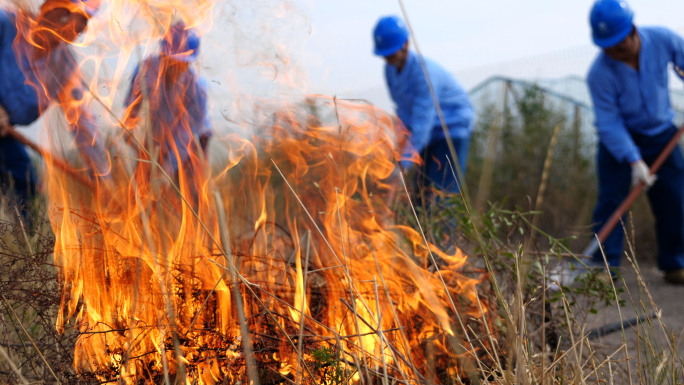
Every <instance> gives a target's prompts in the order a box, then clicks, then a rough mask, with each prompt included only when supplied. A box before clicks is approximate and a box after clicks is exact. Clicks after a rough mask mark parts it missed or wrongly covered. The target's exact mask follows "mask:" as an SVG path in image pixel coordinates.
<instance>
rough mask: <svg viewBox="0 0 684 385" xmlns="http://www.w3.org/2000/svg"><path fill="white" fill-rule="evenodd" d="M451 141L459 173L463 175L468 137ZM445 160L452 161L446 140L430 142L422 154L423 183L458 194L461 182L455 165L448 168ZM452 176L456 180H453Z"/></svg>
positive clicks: (468, 142) (466, 157)
mask: <svg viewBox="0 0 684 385" xmlns="http://www.w3.org/2000/svg"><path fill="white" fill-rule="evenodd" d="M451 141H452V143H453V144H454V149H455V150H456V156H457V157H458V163H459V165H460V166H461V172H462V173H463V175H465V172H466V160H467V159H468V146H469V144H470V137H465V138H451ZM447 158H449V159H452V158H451V152H450V151H449V145H448V144H447V140H446V139H444V138H441V139H435V140H433V141H431V142H430V144H429V145H428V146H427V147H426V148H425V151H424V153H423V160H424V165H423V177H424V181H423V182H424V183H425V184H426V185H433V186H434V187H435V188H437V189H439V190H442V191H446V192H451V193H459V192H460V185H461V184H460V183H461V182H460V181H459V180H458V173H457V172H456V165H453V164H452V165H451V166H450V165H449V163H448V162H447ZM454 175H455V176H456V178H454Z"/></svg>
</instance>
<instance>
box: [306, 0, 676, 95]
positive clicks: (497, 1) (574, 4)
mask: <svg viewBox="0 0 684 385" xmlns="http://www.w3.org/2000/svg"><path fill="white" fill-rule="evenodd" d="M304 1H305V2H306V3H305V5H303V6H302V10H303V11H304V12H305V13H306V14H307V16H308V18H309V22H310V23H311V27H312V29H311V35H310V38H309V39H308V41H307V42H306V45H305V46H306V49H307V50H308V51H310V52H311V54H312V55H314V56H315V57H317V59H318V62H317V63H310V64H309V65H308V66H307V67H308V70H309V76H310V90H311V91H312V92H320V93H325V94H337V95H342V96H344V97H352V96H353V95H354V93H356V92H359V91H361V90H368V89H372V88H378V87H382V88H383V90H384V79H383V78H382V65H383V61H382V60H381V58H378V57H375V56H373V54H372V40H371V31H372V29H373V27H374V25H375V23H376V22H377V20H378V18H379V17H380V16H384V15H387V14H397V15H402V11H401V7H400V3H399V1H398V0H347V1H325V0H318V1H314V0H304ZM592 4H593V1H592V0H491V1H444V0H443V1H437V0H404V6H405V9H406V12H407V14H408V19H409V23H410V24H411V27H412V29H413V31H414V33H415V37H416V38H417V41H418V45H419V48H420V50H421V51H422V53H423V55H425V56H427V57H430V58H432V59H434V60H436V61H437V62H438V63H440V64H442V65H443V66H444V67H445V68H447V69H449V70H451V71H452V72H454V73H455V74H458V73H460V72H464V71H468V70H472V69H474V68H478V67H489V66H491V65H494V64H497V63H499V64H503V63H505V62H509V61H512V60H516V59H521V58H528V57H533V56H538V55H542V54H547V53H551V52H558V51H566V50H571V49H573V48H574V49H576V48H578V47H586V49H589V50H592V49H593V48H592V43H591V40H590V29H589V23H588V15H589V10H590V8H591V5H592ZM629 4H630V6H631V7H632V9H633V10H634V11H635V23H636V24H637V26H638V25H639V24H642V25H654V24H657V25H664V26H667V27H670V28H672V29H674V30H677V31H678V32H680V33H682V32H684V2H683V1H673V0H631V1H629ZM590 56H593V55H590ZM568 61H572V58H569V59H568ZM536 65H540V66H543V63H537V64H536ZM554 65H558V64H554ZM575 66H577V65H575ZM580 66H581V67H582V68H577V69H569V71H574V72H576V73H578V74H581V75H583V74H584V73H585V71H586V68H584V67H585V64H584V63H582V64H581V65H580ZM494 67H495V66H494ZM493 70H494V69H493ZM490 75H495V73H491V74H490ZM461 81H462V83H467V82H464V81H463V80H461ZM467 81H472V79H467ZM473 85H474V84H464V86H466V88H469V87H472V86H473ZM384 103H385V101H378V102H377V103H376V104H378V105H381V104H384Z"/></svg>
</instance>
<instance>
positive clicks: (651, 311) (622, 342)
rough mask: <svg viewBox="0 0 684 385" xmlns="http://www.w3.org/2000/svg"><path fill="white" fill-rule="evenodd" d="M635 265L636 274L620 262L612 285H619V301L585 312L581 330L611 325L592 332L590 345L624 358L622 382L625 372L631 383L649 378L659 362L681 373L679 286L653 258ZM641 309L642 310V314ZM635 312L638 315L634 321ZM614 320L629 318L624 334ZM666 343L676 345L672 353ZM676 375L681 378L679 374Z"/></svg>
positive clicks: (683, 347) (683, 328)
mask: <svg viewBox="0 0 684 385" xmlns="http://www.w3.org/2000/svg"><path fill="white" fill-rule="evenodd" d="M623 262H626V261H623ZM624 265H629V264H628V263H624ZM639 270H640V274H637V273H636V271H635V269H633V268H632V267H631V266H630V267H623V268H622V271H621V275H622V281H621V282H618V283H617V285H618V286H617V287H620V286H622V287H623V288H624V292H623V293H621V294H620V295H619V297H620V298H621V299H623V300H624V301H625V304H624V306H622V307H619V306H610V307H606V308H599V312H598V314H595V315H591V316H590V317H588V319H587V330H594V331H599V332H600V331H607V330H606V329H616V330H615V331H613V332H609V333H608V334H605V335H604V336H598V337H594V338H592V339H591V340H592V345H594V347H596V348H597V349H600V350H602V351H603V352H604V353H606V354H611V352H617V354H616V355H615V358H618V359H626V358H628V362H629V368H628V369H627V370H628V373H625V375H626V377H625V378H624V380H625V383H629V382H628V381H629V380H628V378H631V383H639V384H642V383H654V382H655V381H653V378H654V377H656V376H657V374H658V373H657V371H658V369H659V368H660V369H662V370H663V371H667V369H666V368H667V367H668V365H670V367H675V368H678V370H679V371H680V373H681V370H682V368H683V367H684V364H683V362H682V359H684V341H683V340H684V286H683V285H680V286H677V285H672V284H668V283H667V282H665V281H664V280H663V278H662V273H661V272H660V271H659V270H658V268H657V266H655V264H653V263H647V264H644V263H642V264H641V265H640V266H639ZM644 315H648V317H647V319H644ZM639 317H641V318H642V320H640V321H639V322H636V323H635V322H634V320H635V319H637V318H639ZM620 320H624V321H632V322H631V323H632V324H633V325H632V326H629V325H625V328H624V336H623V332H622V329H621V328H620V327H619V326H618V325H619V323H620ZM623 324H624V323H623ZM671 349H676V351H677V353H678V356H677V354H670V353H671ZM649 362H650V363H649ZM645 363H649V364H646V365H644V364H645ZM644 367H646V368H649V369H645V368H644ZM670 373H671V371H670ZM648 379H650V381H649V380H648ZM677 381H678V383H681V381H682V379H681V378H679V379H678V380H677Z"/></svg>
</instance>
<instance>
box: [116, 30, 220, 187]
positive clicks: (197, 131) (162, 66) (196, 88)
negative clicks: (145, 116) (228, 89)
mask: <svg viewBox="0 0 684 385" xmlns="http://www.w3.org/2000/svg"><path fill="white" fill-rule="evenodd" d="M199 48H200V39H199V37H198V36H197V34H196V33H195V31H194V30H193V29H192V28H188V27H186V26H185V24H184V23H183V22H177V23H175V24H173V25H172V26H171V28H170V29H169V31H168V33H167V34H166V35H165V36H164V38H163V40H162V41H161V49H160V53H159V54H157V55H153V56H150V57H148V58H147V59H145V60H144V61H143V62H142V63H141V64H140V65H138V66H137V67H136V69H135V71H134V73H133V78H132V81H131V86H130V89H129V91H128V94H127V96H126V98H125V101H124V106H126V115H125V118H124V124H125V126H126V127H127V128H129V129H134V128H135V127H137V126H139V125H140V124H141V122H140V107H141V106H142V104H143V102H146V103H147V105H148V108H147V110H148V111H149V123H148V124H147V125H145V122H142V124H143V125H144V126H146V127H149V132H148V133H147V134H148V137H149V138H150V139H151V141H152V143H153V144H154V146H156V147H157V148H158V149H159V163H160V165H161V167H162V168H163V169H164V170H165V171H166V172H167V173H168V174H169V175H176V174H177V173H178V172H179V171H180V170H181V169H182V168H184V169H186V171H189V170H190V169H192V170H194V171H195V172H197V171H200V169H201V168H203V161H202V160H203V159H204V157H205V155H206V151H207V146H208V143H209V139H210V138H211V136H212V130H211V126H210V122H209V117H208V114H207V89H206V88H207V85H206V81H205V80H204V78H202V77H200V76H199V75H198V74H197V73H196V72H195V70H194V69H193V68H192V66H191V64H192V63H193V62H195V61H196V60H197V56H198V55H199ZM198 150H201V152H200V151H198Z"/></svg>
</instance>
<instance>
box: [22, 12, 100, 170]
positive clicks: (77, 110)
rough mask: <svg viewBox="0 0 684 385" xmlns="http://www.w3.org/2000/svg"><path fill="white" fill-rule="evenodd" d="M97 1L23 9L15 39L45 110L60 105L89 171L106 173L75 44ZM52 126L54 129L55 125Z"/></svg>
mask: <svg viewBox="0 0 684 385" xmlns="http://www.w3.org/2000/svg"><path fill="white" fill-rule="evenodd" d="M98 5H99V1H97V0H46V1H45V2H44V3H43V4H42V5H41V7H40V13H39V14H38V15H37V16H34V15H31V14H28V13H27V12H22V13H21V14H20V16H21V19H20V20H19V21H18V23H21V24H22V25H23V28H21V29H20V31H21V32H22V33H24V34H25V35H24V36H21V38H20V39H18V41H17V44H15V46H14V48H15V51H16V52H18V54H19V55H20V56H21V57H22V62H21V68H22V71H23V72H24V74H25V75H26V79H27V81H28V83H29V84H31V85H32V86H33V87H34V89H35V90H36V91H37V93H38V100H39V107H40V111H41V113H43V112H44V111H46V110H47V109H48V108H49V107H50V106H51V105H53V104H56V105H59V107H61V109H62V110H63V112H64V116H65V118H66V120H67V123H68V129H69V132H70V133H71V134H72V136H73V139H74V144H75V147H76V148H77V149H78V150H79V153H80V156H81V158H82V159H83V161H84V163H85V165H86V170H87V171H88V173H90V174H92V175H93V176H95V177H106V176H107V175H108V174H109V172H110V161H109V157H108V153H107V151H105V149H104V139H103V137H102V135H101V133H100V132H99V129H98V123H97V121H96V119H95V117H94V116H93V114H92V113H90V111H89V105H90V103H91V102H92V95H90V94H89V90H87V89H86V88H85V87H84V80H83V79H82V75H81V71H80V65H79V63H78V62H77V60H76V58H75V57H74V55H73V53H72V52H71V49H70V46H71V45H72V44H73V43H74V41H75V40H76V39H77V37H78V36H79V35H80V34H81V32H83V31H84V30H85V29H86V27H87V25H88V21H89V20H90V18H91V17H92V16H93V15H94V14H95V13H96V12H97V9H98ZM51 129H52V128H51Z"/></svg>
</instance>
